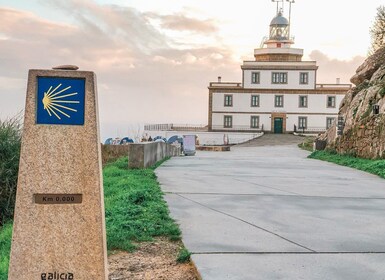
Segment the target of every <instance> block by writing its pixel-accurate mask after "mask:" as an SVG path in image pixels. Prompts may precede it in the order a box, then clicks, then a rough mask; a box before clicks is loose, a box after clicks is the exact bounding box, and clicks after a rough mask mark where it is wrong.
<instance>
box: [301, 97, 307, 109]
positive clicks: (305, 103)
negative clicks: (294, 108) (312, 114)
mask: <svg viewBox="0 0 385 280" xmlns="http://www.w3.org/2000/svg"><path fill="white" fill-rule="evenodd" d="M299 107H300V108H306V107H307V95H300V96H299Z"/></svg>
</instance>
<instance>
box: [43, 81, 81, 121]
mask: <svg viewBox="0 0 385 280" xmlns="http://www.w3.org/2000/svg"><path fill="white" fill-rule="evenodd" d="M84 101H85V80H84V79H76V78H53V77H38V78H37V100H36V103H37V109H36V123H37V124H59V125H60V124H61V125H84Z"/></svg>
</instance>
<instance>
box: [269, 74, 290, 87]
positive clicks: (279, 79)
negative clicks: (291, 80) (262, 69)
mask: <svg viewBox="0 0 385 280" xmlns="http://www.w3.org/2000/svg"><path fill="white" fill-rule="evenodd" d="M271 83H273V84H287V73H286V72H273V73H272V77H271Z"/></svg>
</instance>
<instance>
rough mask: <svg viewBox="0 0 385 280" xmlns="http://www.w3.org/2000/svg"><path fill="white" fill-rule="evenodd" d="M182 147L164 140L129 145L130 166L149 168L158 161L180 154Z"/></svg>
mask: <svg viewBox="0 0 385 280" xmlns="http://www.w3.org/2000/svg"><path fill="white" fill-rule="evenodd" d="M179 154H180V148H179V147H176V146H173V145H170V144H167V143H163V142H146V143H139V144H131V145H129V158H128V167H129V168H147V167H150V166H152V165H154V164H155V163H157V162H158V161H160V160H162V159H164V158H166V157H172V156H179Z"/></svg>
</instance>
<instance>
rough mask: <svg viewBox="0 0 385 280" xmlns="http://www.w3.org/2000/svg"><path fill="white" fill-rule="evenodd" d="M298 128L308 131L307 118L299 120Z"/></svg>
mask: <svg viewBox="0 0 385 280" xmlns="http://www.w3.org/2000/svg"><path fill="white" fill-rule="evenodd" d="M298 128H299V129H306V128H307V117H299V118H298Z"/></svg>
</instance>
